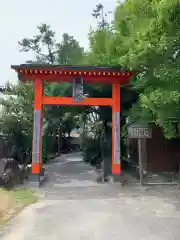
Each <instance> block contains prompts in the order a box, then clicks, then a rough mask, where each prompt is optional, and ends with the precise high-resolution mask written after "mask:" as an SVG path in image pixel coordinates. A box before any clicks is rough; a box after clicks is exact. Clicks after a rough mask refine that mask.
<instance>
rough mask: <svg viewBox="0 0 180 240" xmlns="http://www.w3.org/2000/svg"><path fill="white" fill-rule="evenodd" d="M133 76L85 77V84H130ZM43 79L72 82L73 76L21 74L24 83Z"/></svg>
mask: <svg viewBox="0 0 180 240" xmlns="http://www.w3.org/2000/svg"><path fill="white" fill-rule="evenodd" d="M130 77H131V76H83V80H84V82H90V83H121V84H128V83H129V81H130ZM37 78H41V79H42V81H49V82H72V79H73V76H70V75H69V76H67V75H48V74H47V75H45V74H41V75H40V74H27V75H26V74H20V79H21V80H22V81H24V82H25V81H29V80H30V81H35V80H36V79H37Z"/></svg>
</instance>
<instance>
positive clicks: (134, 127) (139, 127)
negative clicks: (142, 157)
mask: <svg viewBox="0 0 180 240" xmlns="http://www.w3.org/2000/svg"><path fill="white" fill-rule="evenodd" d="M128 137H129V138H151V137H152V129H151V128H150V127H149V126H148V125H144V124H137V123H136V124H131V125H130V126H129V127H128Z"/></svg>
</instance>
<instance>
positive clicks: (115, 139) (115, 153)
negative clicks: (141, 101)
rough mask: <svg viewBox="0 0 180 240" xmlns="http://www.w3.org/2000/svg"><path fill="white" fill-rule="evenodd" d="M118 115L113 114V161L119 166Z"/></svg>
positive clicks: (116, 113)
mask: <svg viewBox="0 0 180 240" xmlns="http://www.w3.org/2000/svg"><path fill="white" fill-rule="evenodd" d="M120 156H121V153H120V113H119V112H115V113H114V160H115V164H120Z"/></svg>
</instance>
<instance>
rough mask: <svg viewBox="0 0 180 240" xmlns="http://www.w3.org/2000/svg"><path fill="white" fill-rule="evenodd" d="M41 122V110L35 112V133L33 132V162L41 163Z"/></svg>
mask: <svg viewBox="0 0 180 240" xmlns="http://www.w3.org/2000/svg"><path fill="white" fill-rule="evenodd" d="M40 121H41V113H40V111H39V110H35V111H34V131H33V161H34V163H38V161H39V141H40V136H39V135H40Z"/></svg>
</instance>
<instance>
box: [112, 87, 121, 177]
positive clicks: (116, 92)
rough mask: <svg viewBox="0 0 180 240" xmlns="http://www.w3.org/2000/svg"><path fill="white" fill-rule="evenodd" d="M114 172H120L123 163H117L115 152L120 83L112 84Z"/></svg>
mask: <svg viewBox="0 0 180 240" xmlns="http://www.w3.org/2000/svg"><path fill="white" fill-rule="evenodd" d="M112 100H113V105H112V174H120V173H121V165H120V164H117V163H115V160H116V159H115V152H114V150H115V149H114V144H115V143H114V139H115V136H114V130H115V129H114V127H115V122H114V113H115V112H119V113H120V84H118V83H116V84H112Z"/></svg>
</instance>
